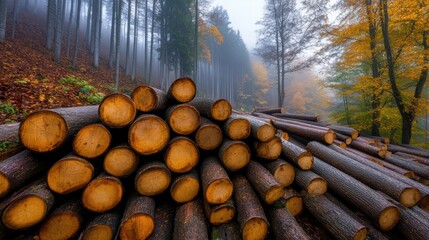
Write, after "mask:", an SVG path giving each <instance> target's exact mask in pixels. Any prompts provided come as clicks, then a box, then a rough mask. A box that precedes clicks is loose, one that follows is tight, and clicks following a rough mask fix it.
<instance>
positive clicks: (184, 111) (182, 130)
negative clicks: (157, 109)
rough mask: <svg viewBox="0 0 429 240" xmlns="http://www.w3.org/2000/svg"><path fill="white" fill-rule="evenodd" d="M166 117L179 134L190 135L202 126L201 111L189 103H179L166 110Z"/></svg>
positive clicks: (174, 130)
mask: <svg viewBox="0 0 429 240" xmlns="http://www.w3.org/2000/svg"><path fill="white" fill-rule="evenodd" d="M165 115H166V116H165V119H166V121H167V123H168V125H169V126H170V128H171V130H173V132H175V133H177V134H179V135H189V134H191V133H193V132H195V130H197V128H198V127H199V126H200V113H199V112H198V110H197V109H196V108H195V107H194V106H192V105H189V104H179V105H173V106H171V107H169V108H168V109H167V110H166V111H165Z"/></svg>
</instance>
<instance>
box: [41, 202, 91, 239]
mask: <svg viewBox="0 0 429 240" xmlns="http://www.w3.org/2000/svg"><path fill="white" fill-rule="evenodd" d="M82 223H83V219H82V206H81V204H80V200H79V199H78V198H74V199H71V200H69V201H67V202H65V203H64V204H62V205H61V206H59V207H58V208H57V209H55V210H54V211H53V212H52V213H51V214H50V215H49V217H47V218H46V220H45V221H44V222H43V224H42V226H41V227H40V230H39V238H40V240H51V239H72V238H73V237H75V236H76V235H77V234H78V232H79V229H80V228H81V225H82Z"/></svg>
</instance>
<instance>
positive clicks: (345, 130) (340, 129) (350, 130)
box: [329, 125, 360, 140]
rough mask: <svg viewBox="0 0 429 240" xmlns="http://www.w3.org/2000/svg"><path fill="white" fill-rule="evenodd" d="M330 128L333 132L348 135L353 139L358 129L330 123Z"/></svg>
mask: <svg viewBox="0 0 429 240" xmlns="http://www.w3.org/2000/svg"><path fill="white" fill-rule="evenodd" d="M329 128H330V129H332V130H334V131H335V133H341V134H344V135H347V136H350V137H351V138H352V139H353V140H355V139H356V138H358V137H359V134H360V133H359V131H358V130H356V129H354V128H351V127H346V126H340V125H330V126H329Z"/></svg>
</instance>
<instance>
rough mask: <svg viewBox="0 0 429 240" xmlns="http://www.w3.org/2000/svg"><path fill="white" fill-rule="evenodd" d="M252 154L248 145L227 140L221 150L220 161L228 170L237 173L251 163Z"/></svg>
mask: <svg viewBox="0 0 429 240" xmlns="http://www.w3.org/2000/svg"><path fill="white" fill-rule="evenodd" d="M250 156H251V152H250V149H249V147H248V146H247V144H246V143H244V142H242V141H232V140H228V139H225V140H224V141H223V143H222V145H221V147H220V149H219V159H220V161H221V162H222V165H223V166H224V167H225V168H226V170H228V171H231V172H235V171H238V170H240V169H242V168H244V167H245V166H246V165H247V164H248V163H249V161H250Z"/></svg>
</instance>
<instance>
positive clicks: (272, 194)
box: [264, 186, 285, 204]
mask: <svg viewBox="0 0 429 240" xmlns="http://www.w3.org/2000/svg"><path fill="white" fill-rule="evenodd" d="M284 194H285V190H284V188H282V187H281V186H273V187H271V188H270V189H269V190H268V191H267V193H266V194H265V199H264V200H265V202H266V203H267V204H272V203H274V202H275V201H277V200H279V199H280V198H281V197H283V195H284Z"/></svg>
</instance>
